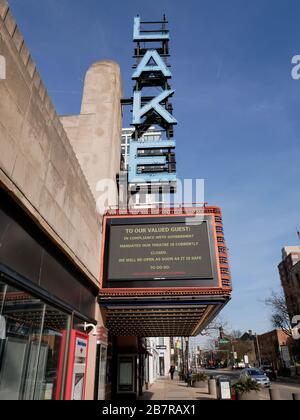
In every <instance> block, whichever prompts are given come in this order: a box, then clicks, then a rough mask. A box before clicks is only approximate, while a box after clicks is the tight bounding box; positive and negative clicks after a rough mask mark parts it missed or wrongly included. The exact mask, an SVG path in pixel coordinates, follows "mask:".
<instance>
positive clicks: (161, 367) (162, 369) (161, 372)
mask: <svg viewBox="0 0 300 420" xmlns="http://www.w3.org/2000/svg"><path fill="white" fill-rule="evenodd" d="M159 375H160V376H165V358H164V357H160V358H159Z"/></svg>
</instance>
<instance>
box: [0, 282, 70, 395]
mask: <svg viewBox="0 0 300 420" xmlns="http://www.w3.org/2000/svg"><path fill="white" fill-rule="evenodd" d="M67 323H68V315H67V314H65V313H63V312H61V311H58V310H57V309H55V308H52V307H50V306H48V305H46V304H45V303H43V302H42V301H41V300H40V299H36V298H34V297H33V296H31V295H30V294H28V293H26V292H23V291H20V290H18V289H15V288H12V287H10V286H8V285H7V284H5V283H3V282H2V283H0V400H45V399H48V400H51V399H54V398H55V397H56V389H57V379H58V376H59V366H60V369H62V363H60V362H61V360H62V358H63V353H64V348H63V346H62V338H63V335H64V334H65V331H66V328H67Z"/></svg>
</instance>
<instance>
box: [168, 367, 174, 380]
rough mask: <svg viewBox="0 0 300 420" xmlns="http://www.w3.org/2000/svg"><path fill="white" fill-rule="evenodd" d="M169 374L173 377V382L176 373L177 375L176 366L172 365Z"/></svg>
mask: <svg viewBox="0 0 300 420" xmlns="http://www.w3.org/2000/svg"><path fill="white" fill-rule="evenodd" d="M169 373H170V375H171V380H172V381H173V379H174V373H175V366H173V365H172V366H171V367H170V370H169Z"/></svg>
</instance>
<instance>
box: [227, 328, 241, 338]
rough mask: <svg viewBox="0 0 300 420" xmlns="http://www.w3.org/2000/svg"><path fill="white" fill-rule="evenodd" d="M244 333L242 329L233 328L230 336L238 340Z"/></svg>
mask: <svg viewBox="0 0 300 420" xmlns="http://www.w3.org/2000/svg"><path fill="white" fill-rule="evenodd" d="M242 335H243V333H242V331H240V330H233V331H232V332H231V333H230V334H229V336H231V337H232V338H233V339H235V340H238V339H239V338H241V337H242Z"/></svg>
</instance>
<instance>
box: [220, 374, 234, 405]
mask: <svg viewBox="0 0 300 420" xmlns="http://www.w3.org/2000/svg"><path fill="white" fill-rule="evenodd" d="M217 398H218V400H231V379H230V378H228V377H226V376H219V377H218V378H217Z"/></svg>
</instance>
